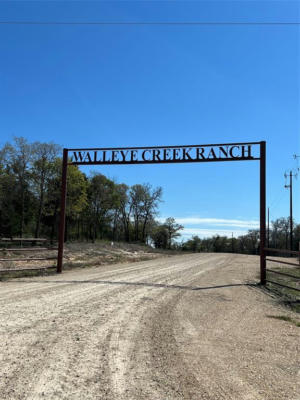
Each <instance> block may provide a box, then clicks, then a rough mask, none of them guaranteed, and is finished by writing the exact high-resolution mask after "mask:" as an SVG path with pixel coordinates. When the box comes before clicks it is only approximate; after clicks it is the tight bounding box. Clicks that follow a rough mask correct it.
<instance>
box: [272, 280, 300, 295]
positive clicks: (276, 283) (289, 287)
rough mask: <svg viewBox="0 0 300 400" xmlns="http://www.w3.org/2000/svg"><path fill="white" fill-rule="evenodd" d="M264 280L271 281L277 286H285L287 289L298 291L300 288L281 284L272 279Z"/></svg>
mask: <svg viewBox="0 0 300 400" xmlns="http://www.w3.org/2000/svg"><path fill="white" fill-rule="evenodd" d="M266 282H269V283H273V284H274V285H278V286H281V287H284V288H287V289H293V290H297V292H300V289H297V288H294V287H292V286H288V285H282V284H281V283H278V282H274V281H269V280H268V279H267V280H266Z"/></svg>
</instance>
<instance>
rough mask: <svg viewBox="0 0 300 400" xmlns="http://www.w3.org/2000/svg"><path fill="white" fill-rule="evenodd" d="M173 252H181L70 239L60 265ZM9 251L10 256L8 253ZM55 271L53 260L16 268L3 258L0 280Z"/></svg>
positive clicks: (137, 259)
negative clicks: (51, 262)
mask: <svg viewBox="0 0 300 400" xmlns="http://www.w3.org/2000/svg"><path fill="white" fill-rule="evenodd" d="M177 254H181V253H179V252H178V251H174V250H160V249H153V248H152V247H150V246H146V245H143V244H140V243H123V242H115V243H113V244H112V242H110V241H105V240H99V241H96V242H95V243H91V242H71V243H67V244H66V246H65V252H64V265H63V269H64V271H66V270H71V269H76V268H91V267H101V266H104V265H110V264H121V263H127V262H130V263H131V262H141V261H148V260H153V259H154V258H157V257H159V256H167V257H168V256H172V255H177ZM11 255H12V256H14V254H12V253H11ZM42 256H43V255H42ZM27 265H28V264H27ZM2 268H3V267H2ZM29 268H32V269H29ZM9 269H11V271H9ZM55 273H56V264H55V265H53V264H52V265H48V266H47V268H45V267H41V266H40V265H38V263H36V262H33V263H32V266H29V265H28V269H26V268H23V267H22V266H20V267H19V269H18V265H15V264H14V263H13V262H10V261H7V262H6V264H5V271H3V272H1V269H0V281H5V280H8V279H13V278H22V277H35V276H47V275H53V274H55Z"/></svg>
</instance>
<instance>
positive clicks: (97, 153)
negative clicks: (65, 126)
mask: <svg viewBox="0 0 300 400" xmlns="http://www.w3.org/2000/svg"><path fill="white" fill-rule="evenodd" d="M257 150H258V144H257V143H247V144H241V143H233V144H230V145H228V144H225V145H224V144H214V145H201V146H195V145H191V146H162V147H129V148H104V149H78V150H76V149H70V150H69V152H70V160H71V162H69V164H73V165H110V164H155V163H184V162H208V161H240V160H259V153H258V154H257Z"/></svg>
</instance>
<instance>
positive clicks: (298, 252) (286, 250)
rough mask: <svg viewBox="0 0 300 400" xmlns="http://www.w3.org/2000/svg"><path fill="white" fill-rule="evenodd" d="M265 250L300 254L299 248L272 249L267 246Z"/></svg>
mask: <svg viewBox="0 0 300 400" xmlns="http://www.w3.org/2000/svg"><path fill="white" fill-rule="evenodd" d="M265 251H268V252H272V251H273V252H275V253H287V254H296V255H297V256H299V255H300V251H297V250H288V249H272V248H269V247H266V248H265Z"/></svg>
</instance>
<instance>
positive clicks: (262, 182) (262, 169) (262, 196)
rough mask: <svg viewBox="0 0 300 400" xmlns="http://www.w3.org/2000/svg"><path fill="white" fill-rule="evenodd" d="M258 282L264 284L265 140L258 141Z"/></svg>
mask: <svg viewBox="0 0 300 400" xmlns="http://www.w3.org/2000/svg"><path fill="white" fill-rule="evenodd" d="M259 166H260V283H261V284H262V285H265V284H266V278H267V277H266V255H265V247H266V142H265V141H262V142H260V162H259Z"/></svg>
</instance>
